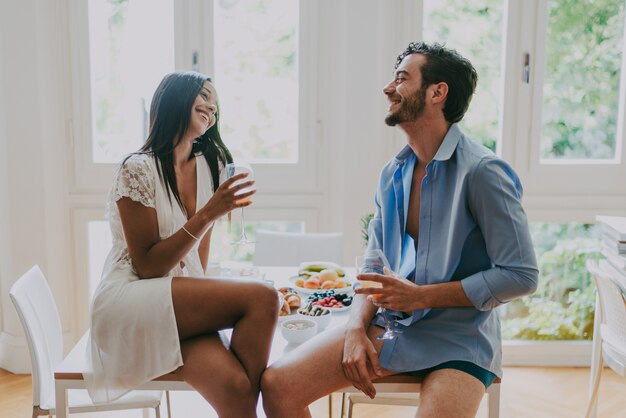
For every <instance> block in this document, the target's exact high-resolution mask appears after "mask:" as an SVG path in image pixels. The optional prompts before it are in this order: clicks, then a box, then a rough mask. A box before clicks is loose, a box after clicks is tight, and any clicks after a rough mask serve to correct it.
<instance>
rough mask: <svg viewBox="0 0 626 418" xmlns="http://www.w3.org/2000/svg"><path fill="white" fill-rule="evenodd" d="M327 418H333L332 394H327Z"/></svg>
mask: <svg viewBox="0 0 626 418" xmlns="http://www.w3.org/2000/svg"><path fill="white" fill-rule="evenodd" d="M328 418H333V394H332V393H329V394H328Z"/></svg>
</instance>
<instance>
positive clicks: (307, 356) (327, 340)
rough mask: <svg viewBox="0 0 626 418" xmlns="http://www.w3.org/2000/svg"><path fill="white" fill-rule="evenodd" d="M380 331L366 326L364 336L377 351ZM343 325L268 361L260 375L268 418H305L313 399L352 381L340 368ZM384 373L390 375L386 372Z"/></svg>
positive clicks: (377, 328) (379, 345) (380, 347)
mask: <svg viewBox="0 0 626 418" xmlns="http://www.w3.org/2000/svg"><path fill="white" fill-rule="evenodd" d="M382 332H384V330H383V329H382V328H380V327H377V326H370V328H369V329H368V336H369V338H370V340H371V341H372V342H373V343H374V347H375V348H376V351H378V352H379V353H380V350H381V349H382V344H383V342H382V341H380V340H376V336H377V335H379V334H381V333H382ZM344 334H345V328H344V327H337V328H334V329H331V330H328V331H325V332H323V333H322V334H319V335H318V336H317V337H315V338H313V339H312V340H311V341H308V342H306V343H304V344H303V345H301V346H300V347H298V348H296V349H295V350H293V351H291V352H290V353H289V354H287V355H286V356H284V357H283V358H281V359H280V360H278V361H276V362H275V363H274V364H272V365H271V366H270V367H269V368H268V369H267V370H266V371H265V373H264V374H263V380H262V382H261V390H262V392H263V408H264V409H265V413H266V414H267V416H268V417H269V418H278V417H280V418H282V417H284V418H306V417H310V416H311V414H310V412H309V409H308V405H310V404H311V403H312V402H313V401H315V400H317V399H319V398H321V397H322V396H326V395H328V394H329V393H333V392H335V391H336V390H338V389H341V388H344V387H346V386H350V385H351V384H352V383H351V382H350V381H349V380H348V378H347V377H346V376H345V374H344V372H343V368H342V365H341V363H342V361H343V343H344ZM386 374H393V373H392V372H387V373H386Z"/></svg>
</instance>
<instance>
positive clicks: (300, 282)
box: [289, 261, 352, 294]
mask: <svg viewBox="0 0 626 418" xmlns="http://www.w3.org/2000/svg"><path fill="white" fill-rule="evenodd" d="M289 280H290V285H291V286H293V287H294V288H296V289H297V290H298V292H301V293H305V294H312V293H314V292H316V291H318V290H331V289H332V290H335V291H336V293H345V294H348V293H351V292H352V282H350V281H348V280H347V278H346V273H345V271H344V270H343V269H342V268H341V266H339V265H338V264H335V263H331V262H327V261H307V262H304V263H301V264H300V269H299V270H298V275H297V276H294V277H292V278H291V279H289Z"/></svg>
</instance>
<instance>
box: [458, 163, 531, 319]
mask: <svg viewBox="0 0 626 418" xmlns="http://www.w3.org/2000/svg"><path fill="white" fill-rule="evenodd" d="M468 180H469V182H470V183H469V188H468V190H469V198H468V200H469V202H468V203H469V208H470V211H471V212H472V215H473V216H474V219H475V221H476V223H477V225H478V227H479V228H480V230H481V232H482V234H483V237H484V239H485V244H486V248H487V254H488V255H489V258H490V259H491V261H492V264H493V267H492V268H491V269H489V270H484V271H481V272H478V273H475V274H472V275H471V276H469V277H466V278H465V279H463V280H462V281H461V284H462V286H463V289H464V291H465V293H466V295H467V297H468V298H469V299H470V301H471V302H472V303H473V304H474V306H475V307H476V308H477V309H479V310H489V309H493V308H495V307H497V306H499V305H501V304H502V303H505V302H508V301H511V300H513V299H515V298H518V297H521V296H525V295H528V294H531V293H533V292H534V291H535V290H536V289H537V283H538V276H539V270H538V268H537V261H536V258H535V252H534V248H533V244H532V240H531V237H530V231H529V229H528V220H527V218H526V213H525V212H524V209H523V208H522V204H521V198H522V192H523V190H522V186H521V183H520V182H519V179H518V178H517V175H516V174H515V172H514V171H513V169H512V168H511V167H510V166H509V165H508V164H507V163H506V162H504V161H503V160H501V159H499V158H496V157H487V158H484V159H483V160H482V161H481V162H480V163H479V164H478V165H477V166H476V168H475V169H474V170H473V172H472V173H471V174H470V177H469V179H468Z"/></svg>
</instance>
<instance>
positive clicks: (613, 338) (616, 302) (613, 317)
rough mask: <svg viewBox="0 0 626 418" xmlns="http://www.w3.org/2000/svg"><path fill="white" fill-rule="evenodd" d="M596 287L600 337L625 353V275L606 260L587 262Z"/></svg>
mask: <svg viewBox="0 0 626 418" xmlns="http://www.w3.org/2000/svg"><path fill="white" fill-rule="evenodd" d="M587 269H588V270H589V271H590V272H591V274H592V276H593V279H594V281H595V283H596V287H597V289H598V296H599V298H600V309H602V325H601V333H602V339H603V340H605V341H606V342H608V343H609V344H610V345H612V346H613V347H614V348H616V349H618V350H619V351H621V352H622V353H626V301H625V300H624V292H626V276H623V275H622V276H620V274H621V273H619V272H618V271H617V270H615V268H613V267H612V266H611V265H610V264H609V263H607V262H606V261H601V262H600V263H594V262H588V263H587Z"/></svg>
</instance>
